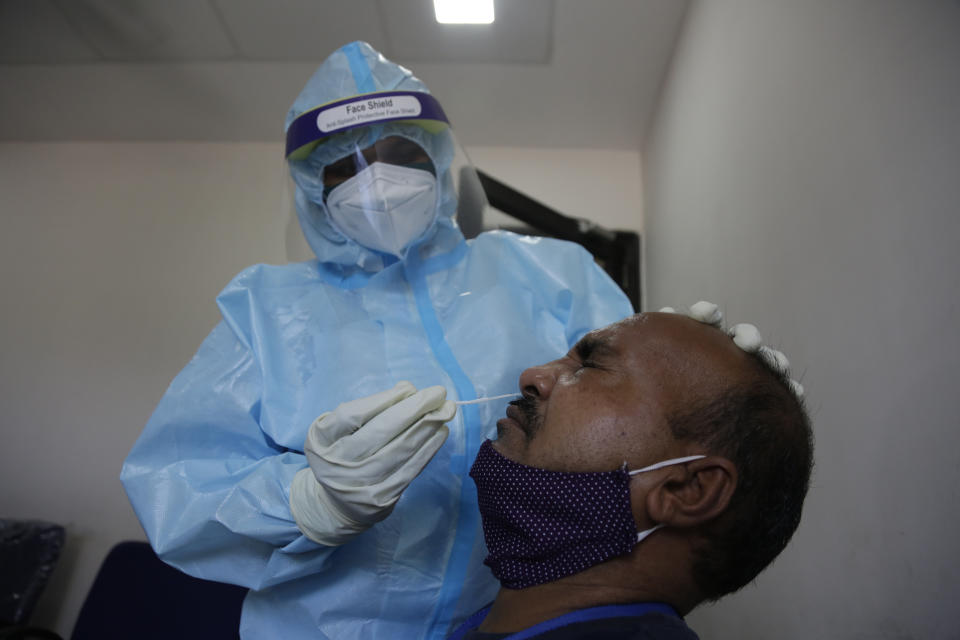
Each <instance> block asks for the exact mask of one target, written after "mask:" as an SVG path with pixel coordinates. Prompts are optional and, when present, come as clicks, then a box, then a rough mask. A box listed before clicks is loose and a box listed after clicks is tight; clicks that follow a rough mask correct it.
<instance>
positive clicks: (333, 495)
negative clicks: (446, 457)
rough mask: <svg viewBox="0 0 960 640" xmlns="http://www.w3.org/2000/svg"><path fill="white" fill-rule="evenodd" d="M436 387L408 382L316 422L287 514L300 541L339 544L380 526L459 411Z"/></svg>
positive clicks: (292, 487) (329, 544) (442, 389)
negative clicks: (299, 533)
mask: <svg viewBox="0 0 960 640" xmlns="http://www.w3.org/2000/svg"><path fill="white" fill-rule="evenodd" d="M446 397H447V391H446V389H444V388H443V387H441V386H436V387H428V388H426V389H423V390H421V391H417V389H416V387H414V386H413V385H412V384H410V383H409V382H400V383H398V384H397V386H395V387H394V388H393V389H390V390H388V391H382V392H380V393H376V394H374V395H372V396H368V397H366V398H360V399H358V400H352V401H350V402H345V403H343V404H341V405H340V406H338V407H337V408H336V409H334V410H333V411H332V412H328V413H324V414H323V415H322V416H320V417H319V418H317V419H316V420H314V422H313V424H312V425H310V430H309V431H308V432H307V440H306V442H305V443H304V453H306V455H307V461H308V462H309V463H310V466H309V467H308V468H306V469H302V470H300V471H299V472H297V475H296V476H294V479H293V485H292V486H291V488H290V511H291V512H292V513H293V518H294V520H296V522H297V526H298V527H299V528H300V530H301V531H303V533H304V535H306V536H307V537H308V538H310V539H311V540H313V541H315V542H319V543H320V544H325V545H328V546H334V545H340V544H343V543H344V542H346V541H347V540H349V539H350V538H352V537H354V536H355V535H357V534H359V533H361V532H363V531H365V530H366V529H368V528H369V527H370V526H371V525H373V524H374V523H376V522H379V521H380V520H383V519H384V518H386V517H387V516H388V515H390V512H391V511H393V507H394V505H395V504H396V503H397V500H398V499H399V498H400V494H401V493H402V492H403V490H404V489H406V487H407V485H408V484H410V482H411V481H412V480H413V479H414V478H415V477H416V476H417V474H419V473H420V472H421V471H422V470H423V468H424V467H425V466H427V463H428V462H430V459H431V458H433V455H434V454H435V453H436V452H437V450H438V449H439V448H440V446H441V445H443V442H444V440H446V439H447V433H448V432H449V430H448V429H447V426H446V425H445V424H444V423H445V422H448V421H450V420H452V419H453V416H454V415H456V413H457V407H456V405H455V404H454V403H452V402H448V401H446Z"/></svg>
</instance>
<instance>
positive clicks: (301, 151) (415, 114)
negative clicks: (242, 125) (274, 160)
mask: <svg viewBox="0 0 960 640" xmlns="http://www.w3.org/2000/svg"><path fill="white" fill-rule="evenodd" d="M401 121H402V122H410V123H412V124H416V125H418V126H420V127H422V128H423V129H425V130H426V131H428V132H429V133H439V132H440V131H443V130H444V129H446V128H447V127H449V126H450V121H449V120H448V119H447V116H446V114H445V113H444V112H443V109H442V108H441V107H440V103H439V102H437V100H436V98H434V97H433V96H432V95H430V94H429V93H423V92H421V91H378V92H375V93H365V94H362V95H359V96H353V97H352V98H346V99H343V100H336V101H334V102H329V103H327V104H324V105H320V106H319V107H315V108H313V109H310V110H309V111H305V112H303V113H301V114H300V115H299V116H297V118H296V119H295V120H294V121H293V122H291V123H290V127H289V128H288V129H287V146H286V157H287V160H302V159H304V158H306V157H307V156H309V155H310V153H311V152H312V151H313V150H314V149H315V148H316V147H317V145H318V144H320V143H321V142H322V141H323V139H324V138H327V137H329V136H332V135H334V134H336V133H341V132H343V131H348V130H350V129H355V128H357V127H364V126H367V125H371V124H377V123H383V122H401Z"/></svg>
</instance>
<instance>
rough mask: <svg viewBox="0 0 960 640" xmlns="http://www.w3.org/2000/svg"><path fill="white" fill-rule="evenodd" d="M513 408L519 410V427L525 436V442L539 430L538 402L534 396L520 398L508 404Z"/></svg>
mask: <svg viewBox="0 0 960 640" xmlns="http://www.w3.org/2000/svg"><path fill="white" fill-rule="evenodd" d="M510 404H512V405H513V406H515V407H516V408H518V409H520V412H521V414H522V416H521V417H522V420H521V421H520V427H521V428H522V429H523V432H524V433H525V434H526V436H527V440H529V439H530V438H532V437H533V435H534V434H535V433H536V432H537V430H538V429H539V428H540V423H541V418H540V401H539V400H538V399H537V398H536V397H535V396H521V397H520V398H518V399H517V400H513V401H511V402H510Z"/></svg>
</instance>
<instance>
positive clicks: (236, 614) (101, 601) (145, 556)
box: [70, 542, 247, 640]
mask: <svg viewBox="0 0 960 640" xmlns="http://www.w3.org/2000/svg"><path fill="white" fill-rule="evenodd" d="M246 594H247V589H245V588H243V587H238V586H236V585H232V584H223V583H220V582H211V581H209V580H200V579H199V578H194V577H192V576H188V575H187V574H185V573H183V572H181V571H179V570H177V569H174V568H173V567H171V566H170V565H168V564H166V563H165V562H163V561H162V560H161V559H160V558H158V557H157V555H156V554H155V553H154V552H153V549H151V548H150V545H149V544H147V543H146V542H121V543H119V544H117V545H116V546H115V547H114V548H113V549H111V550H110V553H109V554H107V557H106V559H105V560H104V561H103V564H102V565H101V566H100V571H99V572H98V573H97V577H96V579H95V580H94V581H93V585H92V586H91V587H90V592H89V593H88V594H87V598H86V600H85V601H84V603H83V607H82V608H81V609H80V615H79V616H78V617H77V624H76V626H75V627H74V628H73V635H72V636H70V637H71V640H91V639H94V638H96V639H97V640H103V639H105V638H137V639H138V640H154V639H156V640H160V639H161V638H162V639H163V640H169V639H171V638H176V639H177V640H192V639H194V638H196V639H200V638H203V639H204V640H220V639H227V638H229V639H230V640H235V639H236V638H239V637H240V607H241V605H242V604H243V598H244V596H245V595H246Z"/></svg>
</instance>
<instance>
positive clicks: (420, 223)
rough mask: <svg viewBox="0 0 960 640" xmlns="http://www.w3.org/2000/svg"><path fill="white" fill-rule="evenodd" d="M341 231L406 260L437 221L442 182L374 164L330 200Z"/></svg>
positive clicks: (424, 174)
mask: <svg viewBox="0 0 960 640" xmlns="http://www.w3.org/2000/svg"><path fill="white" fill-rule="evenodd" d="M327 209H328V210H329V211H330V217H331V219H332V222H333V225H334V227H336V229H337V231H339V232H340V233H342V234H343V235H345V236H347V237H348V238H351V239H352V240H354V241H355V242H356V243H357V244H360V245H362V246H364V247H367V248H368V249H374V250H376V251H382V252H383V253H390V254H393V255H395V256H397V257H403V252H404V250H405V249H406V248H407V247H408V246H410V244H411V243H412V242H413V241H415V240H417V239H418V238H419V237H420V236H422V235H423V234H424V232H425V231H426V230H427V229H429V228H430V226H431V225H432V224H433V221H434V218H435V217H436V209H437V179H436V177H434V175H433V174H431V173H430V172H429V171H423V170H422V169H411V168H408V167H401V166H398V165H395V164H389V163H386V162H374V163H373V164H371V165H370V166H369V167H366V168H365V169H363V170H362V171H359V172H358V173H357V174H356V175H355V176H353V177H351V178H350V179H349V180H346V181H344V182H343V183H341V184H339V185H337V186H336V187H335V188H334V189H333V190H332V191H331V192H330V195H328V196H327Z"/></svg>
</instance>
